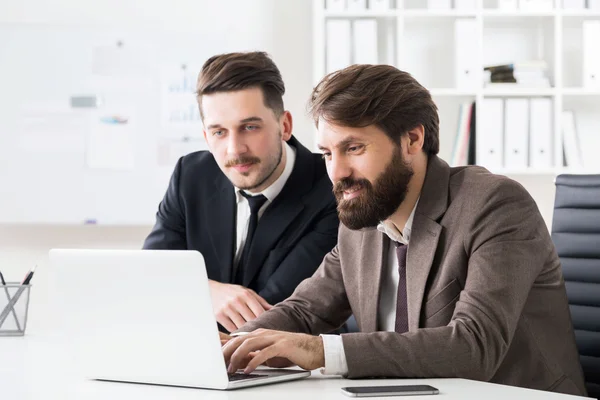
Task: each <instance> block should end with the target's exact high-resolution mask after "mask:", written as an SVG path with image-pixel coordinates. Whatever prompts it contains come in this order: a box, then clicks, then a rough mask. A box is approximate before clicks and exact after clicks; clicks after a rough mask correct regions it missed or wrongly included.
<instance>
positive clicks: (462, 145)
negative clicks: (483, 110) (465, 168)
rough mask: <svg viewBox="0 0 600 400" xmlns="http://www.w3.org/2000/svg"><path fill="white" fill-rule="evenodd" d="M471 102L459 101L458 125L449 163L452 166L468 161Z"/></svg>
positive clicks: (471, 114) (465, 163)
mask: <svg viewBox="0 0 600 400" xmlns="http://www.w3.org/2000/svg"><path fill="white" fill-rule="evenodd" d="M473 104H474V103H472V102H470V101H469V102H466V103H461V105H460V107H459V113H458V126H457V128H456V136H455V138H454V148H453V150H452V158H451V160H450V163H451V165H452V166H459V165H467V163H468V161H469V139H470V135H471V121H472V116H473Z"/></svg>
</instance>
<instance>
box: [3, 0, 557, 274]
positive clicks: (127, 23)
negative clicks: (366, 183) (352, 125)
mask: <svg viewBox="0 0 600 400" xmlns="http://www.w3.org/2000/svg"><path fill="white" fill-rule="evenodd" d="M311 17H312V14H311V2H310V1H308V0H252V1H248V0H237V1H236V0H218V1H215V0H171V1H170V2H166V1H164V0H144V1H135V0H104V1H91V0H54V1H51V2H49V1H46V0H20V1H3V2H0V23H3V22H4V23H41V24H68V25H97V26H107V27H110V29H125V28H126V29H130V30H131V29H151V30H164V31H166V32H168V31H185V32H188V31H189V32H193V31H194V30H195V29H196V27H197V26H198V25H199V24H203V23H205V22H206V21H209V20H210V21H214V20H218V21H222V31H217V32H215V35H230V36H231V37H232V38H235V37H236V35H241V34H244V32H247V31H249V30H260V31H261V33H262V35H264V37H265V50H267V51H269V52H270V53H271V54H272V56H273V58H274V59H275V61H276V63H277V64H278V66H279V68H280V69H281V71H282V74H283V77H284V80H285V82H286V86H287V94H286V97H285V101H286V107H287V108H288V109H289V110H291V111H292V112H293V115H294V117H295V120H294V122H295V133H296V135H297V136H298V137H299V139H300V140H301V141H302V142H304V144H305V145H307V146H312V144H313V142H312V133H313V127H312V124H311V122H310V121H309V119H308V118H307V117H306V115H305V106H306V102H307V100H308V96H309V94H310V91H311V88H312V77H311V73H312V52H311V48H312V47H311V42H312V33H311V30H312V27H311V24H312V20H311ZM0 40H7V38H0ZM207 40H210V38H207ZM0 71H1V66H0ZM519 180H520V181H521V182H522V183H523V184H524V185H525V187H526V188H527V189H528V190H529V191H530V192H531V193H532V195H533V196H534V198H535V199H536V201H537V203H538V206H539V208H540V210H541V212H542V214H543V216H544V218H545V219H546V221H547V223H548V225H550V222H551V217H552V205H553V201H554V185H553V177H551V176H548V177H542V178H540V177H522V178H521V179H519ZM149 230H150V226H144V227H128V228H115V227H101V226H99V227H93V226H86V227H84V226H80V227H56V226H41V227H40V226H20V227H15V226H0V269H1V270H2V271H4V272H5V273H6V275H8V276H9V277H10V278H12V279H20V277H21V275H22V274H23V273H24V272H25V271H26V270H27V269H28V268H30V267H31V266H32V265H33V264H35V263H41V264H44V263H45V259H46V253H47V251H48V249H49V248H52V247H81V248H86V247H96V248H139V247H140V246H141V243H142V241H143V239H144V237H145V236H146V235H147V233H148V231H149Z"/></svg>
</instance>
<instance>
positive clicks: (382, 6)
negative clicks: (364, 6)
mask: <svg viewBox="0 0 600 400" xmlns="http://www.w3.org/2000/svg"><path fill="white" fill-rule="evenodd" d="M369 9H370V10H375V11H385V10H391V9H392V0H369Z"/></svg>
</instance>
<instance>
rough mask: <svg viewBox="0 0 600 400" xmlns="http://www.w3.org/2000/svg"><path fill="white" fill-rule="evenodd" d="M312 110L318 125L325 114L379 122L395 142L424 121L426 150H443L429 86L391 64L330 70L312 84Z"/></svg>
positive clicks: (338, 119) (349, 121)
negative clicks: (423, 84)
mask: <svg viewBox="0 0 600 400" xmlns="http://www.w3.org/2000/svg"><path fill="white" fill-rule="evenodd" d="M309 112H310V114H311V115H312V117H313V120H314V122H315V124H316V125H318V123H319V119H320V118H322V119H324V120H325V121H328V122H332V123H336V124H339V125H343V126H349V127H365V126H368V125H376V126H378V127H379V128H381V129H382V130H383V131H384V132H385V133H386V134H387V135H388V136H389V137H390V138H391V139H392V140H393V141H394V143H399V142H400V137H401V136H402V135H404V134H406V132H408V131H410V130H411V129H414V128H415V127H417V126H419V125H423V126H424V127H425V138H424V143H423V151H424V152H426V153H427V154H437V153H438V152H439V149H440V140H439V117H438V113H437V107H436V105H435V103H434V102H433V100H432V98H431V95H430V94H429V91H428V90H427V89H425V88H424V87H423V86H421V85H420V84H419V82H417V81H416V80H415V79H414V78H413V77H412V76H411V75H410V74H409V73H407V72H404V71H400V70H398V69H397V68H395V67H392V66H389V65H364V64H361V65H352V66H350V67H347V68H344V69H342V70H339V71H336V72H332V73H330V74H329V75H327V76H325V77H324V78H323V79H322V80H321V82H319V84H318V85H317V86H316V87H315V88H314V89H313V92H312V96H311V99H310V102H309Z"/></svg>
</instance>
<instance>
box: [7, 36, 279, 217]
mask: <svg viewBox="0 0 600 400" xmlns="http://www.w3.org/2000/svg"><path fill="white" fill-rule="evenodd" d="M207 30H208V32H206V33H205V34H203V33H201V32H196V33H193V34H191V33H177V34H175V33H172V34H165V33H164V32H114V31H108V30H106V29H99V28H86V27H72V26H70V27H61V26H51V25H33V24H31V25H25V24H0V223H5V224H85V223H93V224H103V225H149V224H152V223H153V222H154V216H155V213H156V210H157V207H158V203H159V202H160V200H161V199H162V197H163V195H164V193H165V190H166V188H167V185H168V180H169V177H170V175H171V173H172V170H173V166H174V163H175V161H176V160H177V158H178V157H179V156H180V155H183V154H185V153H188V152H190V151H194V150H197V149H202V148H204V147H205V143H204V141H203V139H202V127H201V123H200V121H199V118H198V116H197V115H195V111H194V110H193V107H191V106H190V105H193V104H194V102H195V99H194V95H193V86H194V83H195V78H196V76H197V73H198V71H199V66H201V65H202V63H203V62H204V60H206V59H207V58H208V57H210V56H212V55H214V54H219V53H223V52H228V51H239V50H250V49H256V48H261V43H262V44H263V45H264V43H265V41H264V40H263V39H262V38H261V37H260V35H255V36H252V35H246V36H245V37H236V38H235V43H233V41H232V39H231V38H229V39H227V37H221V38H219V36H218V35H214V34H213V33H211V32H210V26H207ZM266 50H267V51H268V49H266ZM118 51H123V53H118ZM115 54H125V56H124V57H122V58H121V59H120V58H119V57H118V56H115V57H113V56H114V55H115ZM74 96H75V97H77V96H83V98H90V97H92V98H95V99H97V100H98V106H97V107H90V108H85V107H84V108H79V107H77V108H73V107H71V99H72V98H73V97H74ZM169 107H171V109H169ZM177 107H179V108H181V110H179V111H177ZM123 115H124V116H125V118H124V119H123V120H124V121H126V122H122V121H120V120H119V119H118V117H119V116H123ZM112 117H117V118H116V119H113V122H114V121H119V122H117V123H116V124H115V125H114V126H113V125H111V123H109V122H106V121H107V118H112ZM102 121H104V122H102ZM121 132H122V134H121ZM123 138H126V139H124V140H125V142H126V143H127V145H122V143H121V144H120V142H119V140H121V139H123ZM125 142H123V143H125Z"/></svg>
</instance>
